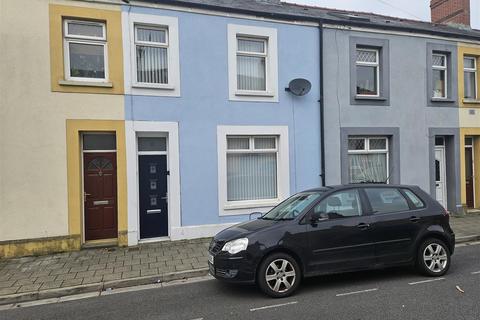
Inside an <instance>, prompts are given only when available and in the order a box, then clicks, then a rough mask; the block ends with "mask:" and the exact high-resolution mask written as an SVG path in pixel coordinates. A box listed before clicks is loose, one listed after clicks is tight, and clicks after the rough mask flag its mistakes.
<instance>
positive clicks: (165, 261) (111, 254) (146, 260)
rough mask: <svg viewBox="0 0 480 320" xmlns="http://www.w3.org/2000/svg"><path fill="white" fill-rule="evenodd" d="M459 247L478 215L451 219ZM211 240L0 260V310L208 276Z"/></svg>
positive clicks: (475, 229)
mask: <svg viewBox="0 0 480 320" xmlns="http://www.w3.org/2000/svg"><path fill="white" fill-rule="evenodd" d="M450 224H451V226H452V228H453V230H454V231H455V233H456V237H457V242H458V243H461V242H467V241H475V240H480V215H479V214H468V215H465V216H461V217H452V218H451V219H450ZM209 242H210V238H202V239H195V240H183V241H163V242H157V243H150V244H142V245H139V246H136V247H128V248H108V249H85V250H81V251H76V252H65V253H59V254H53V255H45V256H37V257H24V258H16V259H4V260H0V305H5V304H11V303H20V302H25V301H32V300H39V299H47V298H57V297H62V296H68V295H74V294H82V293H89V292H97V293H101V292H103V291H106V290H111V289H116V288H123V287H131V286H138V285H147V284H153V283H163V282H167V281H172V280H179V279H186V278H192V277H199V276H205V275H207V274H208V264H207V248H208V245H209Z"/></svg>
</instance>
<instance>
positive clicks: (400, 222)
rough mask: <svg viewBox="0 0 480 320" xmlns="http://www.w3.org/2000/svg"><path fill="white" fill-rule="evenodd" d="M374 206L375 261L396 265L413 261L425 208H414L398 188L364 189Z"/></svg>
mask: <svg viewBox="0 0 480 320" xmlns="http://www.w3.org/2000/svg"><path fill="white" fill-rule="evenodd" d="M365 194H366V196H367V199H368V201H369V203H370V207H371V208H372V214H373V216H372V219H373V223H372V238H373V240H374V242H375V256H376V263H377V264H380V265H394V264H397V263H402V262H406V261H410V260H411V259H412V252H413V251H414V245H415V238H416V235H417V234H418V233H419V232H420V229H421V228H422V226H423V224H424V223H425V220H424V218H423V216H424V213H423V209H418V210H411V209H410V207H409V204H408V201H407V199H406V198H405V197H404V196H403V194H402V193H401V192H400V191H399V190H398V189H396V188H381V187H379V188H365Z"/></svg>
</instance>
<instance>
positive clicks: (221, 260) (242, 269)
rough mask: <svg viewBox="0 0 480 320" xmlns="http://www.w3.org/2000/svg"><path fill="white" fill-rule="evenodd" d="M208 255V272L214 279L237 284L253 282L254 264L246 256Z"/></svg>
mask: <svg viewBox="0 0 480 320" xmlns="http://www.w3.org/2000/svg"><path fill="white" fill-rule="evenodd" d="M209 255H210V258H209V261H208V268H209V272H210V274H211V275H212V276H214V277H215V278H216V279H218V280H222V281H226V282H237V283H254V282H255V264H254V263H253V261H251V260H250V259H249V258H248V255H246V254H244V255H233V256H232V255H229V254H217V255H215V254H212V253H211V252H209ZM212 257H213V263H212Z"/></svg>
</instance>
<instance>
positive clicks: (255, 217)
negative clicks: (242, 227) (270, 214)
mask: <svg viewBox="0 0 480 320" xmlns="http://www.w3.org/2000/svg"><path fill="white" fill-rule="evenodd" d="M261 216H263V213H262V212H252V213H250V214H249V215H248V220H252V217H253V219H260V217H261Z"/></svg>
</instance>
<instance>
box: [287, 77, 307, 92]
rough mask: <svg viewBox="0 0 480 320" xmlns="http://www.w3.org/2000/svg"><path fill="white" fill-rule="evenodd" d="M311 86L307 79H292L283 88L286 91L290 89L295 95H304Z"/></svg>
mask: <svg viewBox="0 0 480 320" xmlns="http://www.w3.org/2000/svg"><path fill="white" fill-rule="evenodd" d="M311 88H312V84H311V83H310V81H308V80H307V79H302V78H298V79H293V80H292V81H290V83H289V84H288V88H285V90H286V91H290V92H291V93H292V94H293V95H295V96H304V95H306V94H307V93H308V92H309V91H310V89H311Z"/></svg>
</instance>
